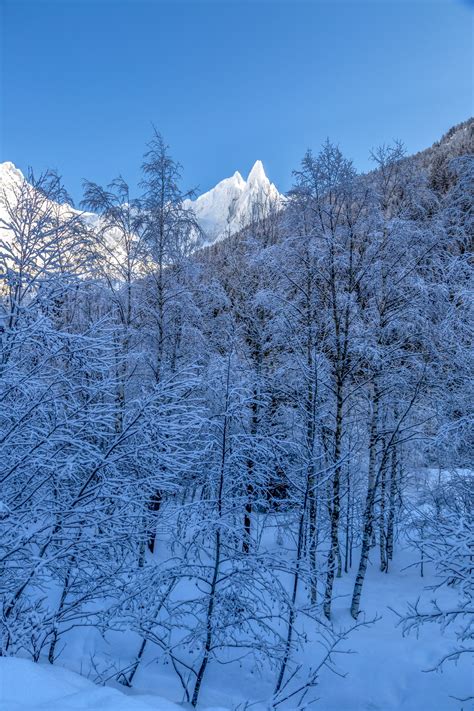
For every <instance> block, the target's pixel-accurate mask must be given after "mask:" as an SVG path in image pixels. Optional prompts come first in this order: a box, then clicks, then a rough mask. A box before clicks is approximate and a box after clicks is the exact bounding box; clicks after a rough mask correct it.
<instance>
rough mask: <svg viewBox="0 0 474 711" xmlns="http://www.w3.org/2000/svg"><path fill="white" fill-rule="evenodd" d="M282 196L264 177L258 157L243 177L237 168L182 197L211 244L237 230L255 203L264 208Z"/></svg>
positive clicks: (248, 220) (249, 215) (242, 224)
mask: <svg viewBox="0 0 474 711" xmlns="http://www.w3.org/2000/svg"><path fill="white" fill-rule="evenodd" d="M281 199H282V196H281V195H280V193H279V192H278V190H277V188H276V187H275V185H273V183H271V182H270V180H269V179H268V178H267V175H266V173H265V169H264V167H263V163H262V161H261V160H257V161H255V163H254V165H253V167H252V169H251V170H250V172H249V174H248V176H247V180H244V178H243V177H242V175H241V174H240V173H239V171H238V170H236V171H235V173H234V174H233V175H232V177H230V178H224V180H221V181H220V182H219V183H217V185H216V186H215V187H214V188H212V189H211V190H209V191H208V192H206V193H204V194H203V195H200V196H199V197H198V198H197V199H196V200H186V203H185V205H186V207H188V208H192V209H193V210H194V213H195V215H196V218H197V220H198V222H199V224H200V226H201V229H202V230H203V232H204V235H205V243H206V244H212V243H214V242H217V241H218V240H220V239H223V238H224V237H227V236H228V235H231V234H234V233H235V232H238V231H239V230H241V229H242V228H243V227H245V226H246V225H248V224H249V223H250V222H251V221H252V215H253V214H254V213H253V211H254V207H255V204H256V203H260V204H264V205H265V207H264V208H263V209H264V210H265V209H266V210H268V209H269V207H270V205H271V204H272V203H278V202H280V201H281Z"/></svg>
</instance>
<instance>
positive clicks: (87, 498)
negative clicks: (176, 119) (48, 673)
mask: <svg viewBox="0 0 474 711" xmlns="http://www.w3.org/2000/svg"><path fill="white" fill-rule="evenodd" d="M473 148H474V121H473V120H469V121H466V122H465V123H463V124H461V125H459V126H457V127H455V128H453V129H451V131H449V132H448V133H447V134H446V135H445V136H444V137H443V138H442V139H441V140H440V141H439V142H438V143H436V144H435V145H434V146H432V147H431V148H430V149H428V150H426V151H424V152H422V153H419V154H417V155H415V156H406V155H405V152H404V149H403V146H402V145H401V144H399V143H394V144H388V145H385V146H382V147H379V148H377V149H375V150H374V152H373V156H372V158H373V168H374V169H373V171H372V172H370V173H369V174H365V175H360V174H357V172H356V170H355V168H354V166H353V164H352V163H351V161H350V160H348V159H347V158H346V157H345V156H344V155H342V153H341V152H340V150H339V148H338V147H337V145H335V144H333V143H330V142H329V141H328V142H326V143H324V145H323V146H322V147H321V149H320V150H318V151H316V152H315V153H313V152H311V151H308V152H307V153H306V155H305V156H304V157H303V159H302V161H301V164H300V165H299V166H297V167H296V169H295V171H294V182H293V188H292V189H291V191H290V192H289V193H288V195H287V196H286V199H285V200H284V201H283V202H282V201H278V202H276V201H275V202H272V201H271V200H265V199H264V198H263V197H262V199H261V202H260V203H259V204H255V205H254V206H253V209H252V213H251V214H252V216H253V217H252V221H251V223H250V224H249V225H247V226H245V227H243V228H242V230H240V231H239V232H238V233H237V234H234V235H231V236H230V237H228V238H226V239H223V240H222V241H220V242H218V243H217V244H215V245H213V246H211V247H207V248H204V249H197V248H196V245H198V244H200V241H202V240H201V237H202V235H201V227H200V225H199V223H198V221H197V219H196V216H195V215H194V213H193V211H192V208H191V207H190V203H189V201H188V197H189V194H188V193H187V192H186V191H185V190H184V189H183V188H182V177H181V174H182V169H181V166H180V165H179V164H178V163H176V162H175V161H174V159H173V158H172V156H171V154H170V150H169V148H168V147H167V145H166V143H165V142H164V140H163V139H162V137H161V136H160V134H158V133H155V134H154V135H153V137H152V140H151V142H150V143H149V145H148V146H147V147H146V149H145V155H144V158H143V166H142V176H143V180H142V185H141V194H140V195H137V196H135V195H131V194H130V192H131V191H130V188H129V186H128V185H127V183H126V182H125V181H124V180H123V178H121V177H118V178H116V179H115V180H113V182H111V184H110V185H108V186H106V187H101V186H99V185H96V184H94V183H91V182H86V183H85V184H84V199H83V203H82V204H81V205H80V206H77V207H76V208H75V209H72V208H71V207H68V206H69V205H71V203H72V201H71V199H70V197H69V196H68V195H67V193H66V191H65V189H64V188H63V186H62V184H61V180H60V179H59V177H58V176H57V175H56V174H55V173H53V172H48V173H46V174H43V175H41V176H36V177H35V176H34V175H33V174H30V175H29V176H28V179H27V180H23V179H20V178H18V179H17V180H15V181H13V182H11V183H9V185H8V187H5V184H4V185H3V188H2V187H1V186H0V275H1V282H0V336H1V342H0V399H1V407H0V481H1V487H0V586H1V608H0V624H1V631H2V636H1V643H0V649H1V654H2V655H3V656H23V657H25V656H26V657H27V658H29V659H32V660H34V661H49V662H50V663H51V664H53V665H56V664H59V665H64V666H67V667H70V668H72V669H75V670H76V671H81V672H82V673H83V674H85V675H87V676H90V677H91V678H92V679H94V680H95V681H99V682H100V683H106V684H116V685H122V686H124V687H126V688H134V689H135V688H138V689H140V688H149V685H150V683H151V682H150V681H148V680H149V679H151V678H156V679H157V680H158V681H157V682H156V684H157V687H156V688H158V689H159V690H160V689H161V688H163V689H165V691H166V693H164V692H163V695H165V696H169V698H171V699H172V700H173V701H176V702H181V701H184V702H187V703H189V704H190V705H192V706H193V707H194V706H197V705H201V702H202V701H203V698H204V701H205V703H206V704H207V703H211V702H212V703H215V701H213V700H214V699H215V698H218V699H219V703H220V704H221V705H222V706H226V707H227V708H229V709H230V708H237V705H238V704H241V705H240V706H239V708H240V709H244V708H245V709H246V708H251V707H252V704H254V705H255V708H260V709H268V708H272V709H276V708H278V709H296V708H301V709H303V708H319V707H320V708H321V709H326V708H332V707H331V693H332V692H331V684H333V685H334V687H340V688H343V687H341V685H342V684H343V683H344V682H343V681H342V680H341V679H340V678H339V677H338V676H336V675H334V676H333V677H331V678H332V682H331V681H330V682H329V683H328V684H326V685H325V686H324V687H323V692H321V690H320V689H319V688H316V687H317V685H318V683H319V681H320V678H321V675H322V674H326V673H327V671H328V669H334V668H335V670H336V671H337V672H338V673H340V674H343V673H344V672H345V671H346V670H347V668H348V666H347V665H348V664H349V659H348V656H347V655H345V654H340V652H344V651H347V650H349V649H350V648H353V647H354V646H356V645H357V639H358V638H360V639H364V637H363V635H364V634H365V633H366V632H367V634H369V631H370V630H373V631H374V632H373V634H374V637H373V639H375V640H377V641H376V642H374V644H376V645H379V646H378V647H376V649H377V650H378V651H379V653H380V655H382V656H383V655H386V656H387V667H388V666H391V667H392V669H391V670H388V671H387V674H392V675H393V677H395V676H396V675H397V664H398V663H400V664H402V663H403V660H401V659H398V660H397V659H396V658H395V659H391V658H390V652H389V649H390V640H398V639H401V636H402V633H405V634H407V635H415V634H416V632H417V631H418V632H419V633H420V634H421V635H423V634H424V629H425V628H426V627H427V626H428V627H429V628H430V630H431V632H430V635H431V636H429V637H428V638H427V639H428V642H427V643H426V644H427V645H428V646H427V648H428V653H427V659H428V660H429V663H428V667H429V668H431V669H436V668H440V667H443V668H445V669H448V672H447V673H451V672H449V670H454V671H453V672H452V675H451V676H448V678H449V682H450V683H449V685H448V684H446V688H444V689H443V690H442V693H443V694H444V695H443V704H445V705H440V706H439V709H448V708H462V704H463V703H465V702H459V701H453V698H455V697H458V699H459V698H464V699H465V698H467V696H469V695H470V689H469V687H470V680H469V662H466V661H463V660H465V659H467V657H468V656H469V654H472V648H473V644H474V642H473V632H474V630H473V619H474V617H473V595H474V571H473V565H472V555H473V548H472V546H473V543H474V539H473V536H474V533H473V513H472V503H473V479H472V469H470V467H472V455H473V449H472V409H471V406H472V397H473V393H472V330H471V325H472V321H471V317H472V314H471V311H472V300H471V292H470V288H471V280H472V262H471V261H470V260H471V251H470V250H471V246H472V238H473V232H474V214H473V205H474V201H473V197H474V156H473V153H474V151H473ZM401 570H404V571H408V572H407V573H406V575H407V576H408V578H403V579H404V580H405V583H404V584H403V585H401V586H400V587H397V586H398V585H399V580H400V579H401V578H400V571H401ZM426 578H427V579H426ZM406 580H408V583H407V582H406ZM390 581H392V582H390ZM427 582H428V584H429V585H431V587H432V589H431V590H430V591H429V593H428V594H425V593H424V592H423V589H424V587H425V585H426V584H427ZM375 586H376V587H375ZM384 586H385V587H384ZM373 590H377V596H380V595H382V596H384V595H385V592H384V590H387V593H386V594H387V603H386V604H389V603H390V606H391V607H392V606H395V607H394V609H393V612H391V613H388V612H387V611H385V613H384V616H383V617H384V621H383V625H384V626H383V634H381V635H379V637H377V636H376V635H377V632H376V630H378V629H382V627H381V626H380V625H381V623H380V619H379V618H380V615H379V614H378V613H379V612H380V611H381V608H382V604H383V601H382V600H379V606H378V607H377V608H374V607H373V605H371V604H369V601H370V600H372V599H373V598H372V597H371V595H372V591H373ZM418 598H420V600H418ZM417 600H418V602H417ZM387 614H389V617H387ZM387 619H389V623H387ZM431 628H432V629H431ZM370 634H372V633H371V632H370ZM360 635H361V637H359V636H360ZM443 635H448V642H449V643H448V644H447V646H446V647H445V646H443V643H442V641H441V640H442V639H443ZM414 638H415V637H414ZM367 639H368V638H367ZM394 644H395V642H394ZM358 651H359V653H360V654H361V655H363V654H364V649H363V648H362V649H361V650H358ZM390 659H391V661H389V660H390ZM456 661H458V662H459V664H458V666H457V667H456V666H455V662H456ZM417 663H418V662H417V661H416V660H414V661H413V664H415V665H416V664H417ZM422 667H423V663H422V662H421V661H420V663H419V665H418V667H417V670H418V668H419V670H420V671H421V668H422ZM423 669H426V666H425V667H423ZM433 673H434V672H433ZM365 674H366V677H364V678H366V679H368V680H369V681H370V675H371V671H370V668H369V666H368V665H367V669H366V671H365ZM436 676H437V677H438V675H436ZM141 679H142V680H144V681H142V682H141V681H140V680H141ZM369 681H368V682H367V683H369ZM429 683H430V682H429V679H428V680H427V681H426V684H427V685H429ZM140 684H142V686H140ZM448 686H449V688H448ZM213 690H214V691H213ZM216 690H217V691H216ZM160 693H161V691H160ZM213 693H215V694H217V696H212V694H213ZM347 693H348V694H350V692H349V691H348V692H347ZM437 693H438V694H439V693H440V692H439V691H438V692H437ZM472 693H474V692H472ZM226 694H227V696H226ZM318 697H321V700H320V701H319V702H318V701H316V699H317V698H318ZM257 702H258V704H260V706H258V705H256V704H257ZM403 703H404V702H403ZM403 703H402V700H400V698H398V697H397V698H396V699H395V700H394V702H393V705H391V706H389V705H387V704H388V701H387V702H384V703H382V705H381V706H380V707H376V706H373V707H372V706H371V707H369V706H358V705H357V706H356V705H354V707H353V708H354V709H355V710H357V709H359V708H361V709H362V708H374V709H375V708H380V709H384V710H386V709H388V708H390V709H392V708H393V709H396V708H400V709H405V708H406V709H408V708H410V709H414V708H416V706H410V705H406V706H404V705H403ZM466 703H468V702H466ZM397 704H398V705H397ZM449 704H454V705H453V706H451V705H449ZM456 704H457V705H456ZM460 704H461V705H460ZM158 708H159V707H158ZM347 708H352V707H351V706H350V705H348V706H347ZM426 708H427V709H428V708H432V709H435V708H438V707H436V706H434V705H431V706H429V705H428V706H426ZM465 708H467V706H465Z"/></svg>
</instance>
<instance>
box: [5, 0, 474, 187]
mask: <svg viewBox="0 0 474 711" xmlns="http://www.w3.org/2000/svg"><path fill="white" fill-rule="evenodd" d="M0 6H1V9H2V14H1V16H0V21H1V32H0V41H1V46H2V65H1V74H2V84H1V94H0V98H1V112H0V114H1V119H2V123H1V146H0V160H11V161H13V162H14V163H16V164H17V165H18V167H20V168H21V169H22V170H25V169H26V168H27V166H28V165H31V166H32V167H33V168H34V169H35V171H40V170H43V169H44V168H46V167H47V166H51V167H55V168H57V169H58V170H59V171H60V172H61V174H62V175H63V177H64V179H65V183H66V187H68V189H69V190H70V192H71V193H72V195H73V196H74V198H75V199H76V200H78V199H80V197H81V182H82V178H85V177H86V178H89V179H91V180H95V181H98V182H100V183H106V182H109V181H110V180H111V179H112V178H113V177H114V176H115V175H116V174H118V173H119V172H121V173H122V174H123V176H124V177H125V178H126V179H128V180H129V181H130V182H131V184H132V185H134V184H136V182H137V179H138V169H139V165H140V162H141V155H142V153H143V148H144V144H145V142H146V141H147V139H148V138H149V137H150V134H151V124H152V123H154V124H155V125H156V126H157V127H158V128H159V130H161V132H162V133H163V134H164V136H165V139H166V141H167V142H168V143H169V144H170V146H171V150H172V154H173V156H174V157H175V158H177V159H178V160H179V161H180V162H181V163H182V164H183V166H184V183H183V185H184V187H191V186H199V188H200V190H201V191H204V190H206V189H208V188H209V187H212V185H214V184H215V183H216V182H217V181H218V180H220V179H221V178H223V177H226V176H228V175H231V174H232V173H233V172H234V171H235V170H240V171H241V172H242V173H243V174H244V175H246V173H247V171H248V170H249V168H250V167H251V165H252V164H253V162H254V161H255V160H256V159H257V158H260V159H261V160H263V162H264V165H265V168H266V170H267V173H268V175H269V177H270V178H271V179H272V180H273V181H274V182H276V183H277V185H278V186H279V187H280V189H282V190H286V189H288V188H289V186H290V183H291V171H292V169H293V168H295V167H297V165H298V162H299V160H300V159H301V156H302V154H303V153H304V151H305V149H306V148H307V147H312V148H314V149H317V148H318V146H319V145H320V144H321V142H322V141H324V140H325V138H326V137H327V136H329V137H330V138H331V139H332V140H334V141H335V142H337V143H339V145H340V147H341V148H342V150H343V151H344V152H345V153H346V154H347V155H348V156H349V157H350V158H352V159H353V160H354V162H355V165H356V167H357V168H358V169H360V170H364V169H366V168H367V167H368V165H369V161H368V154H369V151H370V149H371V148H372V147H374V146H376V145H377V144H379V143H382V142H387V141H390V140H391V139H393V138H399V139H401V140H402V141H403V142H404V143H405V145H406V147H407V149H408V151H409V152H414V151H417V150H419V149H421V148H424V147H426V146H428V145H430V144H431V143H432V142H433V141H434V140H436V139H437V138H439V137H440V135H441V134H442V133H443V132H445V131H446V130H447V129H448V128H449V127H450V126H451V125H453V124H455V123H458V122H459V121H462V120H464V119H466V118H468V116H469V115H471V114H472V113H473V96H472V81H473V78H472V72H473V47H472V42H473V39H472V31H473V27H472V21H473V14H474V6H473V3H472V2H468V0H371V1H370V0H347V1H346V2H345V1H344V0H332V1H331V0H326V1H325V0H307V1H305V0H291V1H290V0H288V1H284V0H241V1H240V2H238V1H233V0H207V1H206V0H193V1H188V2H186V1H185V0H174V2H171V1H169V2H168V1H166V0H128V1H127V0H121V1H119V0H82V1H80V0H56V1H54V0H49V1H47V0H30V1H28V0H0Z"/></svg>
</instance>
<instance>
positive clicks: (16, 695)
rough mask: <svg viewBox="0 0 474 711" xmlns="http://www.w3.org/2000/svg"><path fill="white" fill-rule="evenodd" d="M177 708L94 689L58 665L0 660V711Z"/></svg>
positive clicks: (169, 710) (159, 710) (160, 700)
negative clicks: (0, 710)
mask: <svg viewBox="0 0 474 711" xmlns="http://www.w3.org/2000/svg"><path fill="white" fill-rule="evenodd" d="M179 708H180V707H179V706H177V705H176V704H173V703H172V702H171V701H167V700H166V699H163V698H160V697H159V696H147V695H140V696H129V695H126V694H124V693H122V692H121V691H119V690H118V689H112V688H110V687H107V686H97V685H96V684H94V683H92V682H91V681H89V679H86V678H85V677H83V676H81V675H80V674H76V673H75V672H72V671H69V670H67V669H64V668H62V667H61V666H58V665H55V666H51V665H50V664H35V663H34V662H32V661H30V660H28V659H19V658H14V657H2V658H0V709H2V711H40V710H41V711H72V710H73V709H74V710H75V711H77V710H78V709H87V711H149V709H155V711H178V709H179Z"/></svg>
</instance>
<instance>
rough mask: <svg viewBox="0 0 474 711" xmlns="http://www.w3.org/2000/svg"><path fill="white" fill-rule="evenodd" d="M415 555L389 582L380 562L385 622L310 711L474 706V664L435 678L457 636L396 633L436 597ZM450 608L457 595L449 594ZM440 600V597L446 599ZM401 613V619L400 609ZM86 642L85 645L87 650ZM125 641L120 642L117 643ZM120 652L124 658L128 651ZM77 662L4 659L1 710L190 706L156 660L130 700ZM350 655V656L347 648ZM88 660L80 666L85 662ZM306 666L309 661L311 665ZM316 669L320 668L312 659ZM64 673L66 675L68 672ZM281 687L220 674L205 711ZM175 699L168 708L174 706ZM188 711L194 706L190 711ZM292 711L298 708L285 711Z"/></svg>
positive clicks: (348, 580) (143, 670)
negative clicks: (408, 614)
mask: <svg viewBox="0 0 474 711" xmlns="http://www.w3.org/2000/svg"><path fill="white" fill-rule="evenodd" d="M415 561H416V558H415V554H414V553H413V551H411V550H409V549H408V548H406V549H402V550H401V551H399V553H398V555H397V556H396V558H395V560H394V564H393V566H392V569H391V571H390V572H389V573H388V574H384V573H381V572H379V570H378V566H377V561H375V560H374V562H373V564H372V566H371V568H370V570H369V572H368V578H367V581H366V585H365V588H364V593H363V603H362V608H363V611H364V614H365V615H366V617H367V619H369V618H373V617H375V616H377V617H378V618H379V619H378V620H377V621H376V622H375V623H374V624H371V625H369V626H367V627H362V628H359V629H358V630H356V631H355V632H354V633H353V634H352V635H351V636H350V637H349V638H348V640H347V642H346V643H345V649H346V650H351V652H352V653H348V654H345V653H344V654H340V655H338V658H337V665H338V670H339V672H340V673H341V674H344V676H343V677H339V676H336V675H335V674H334V673H333V672H331V671H330V670H329V669H324V670H323V671H322V672H321V676H320V682H319V685H318V687H317V689H315V691H314V693H313V696H312V697H311V700H309V699H308V700H309V704H308V706H307V708H308V709H313V708H314V709H321V711H455V710H457V711H461V710H462V711H469V710H470V709H472V708H474V705H472V701H467V702H466V701H464V702H463V701H459V699H463V698H464V699H465V698H466V697H469V696H472V695H474V680H473V679H474V677H473V674H472V671H473V670H472V666H471V662H470V660H468V659H467V658H464V659H463V658H461V660H460V661H459V662H458V663H457V664H454V663H448V664H446V665H445V666H444V667H443V670H442V671H434V672H433V671H428V670H429V669H432V668H433V667H434V666H436V664H437V662H438V660H439V659H440V658H441V657H442V656H444V655H445V654H446V653H448V652H449V651H450V650H451V649H452V647H453V645H454V641H455V640H454V635H453V632H452V631H451V630H450V629H449V628H448V629H447V630H446V631H445V632H444V633H442V632H441V630H440V628H439V626H438V625H432V626H428V627H426V628H425V629H423V632H422V634H421V635H420V636H419V638H417V637H416V636H412V635H410V636H406V637H404V636H403V635H402V633H401V630H400V629H399V628H398V627H396V622H397V617H396V615H395V614H394V612H393V611H392V609H395V610H398V611H400V612H402V611H403V610H404V609H405V607H406V602H407V601H409V600H411V601H413V600H414V599H416V598H417V597H418V596H421V599H422V600H423V599H424V600H426V601H429V600H430V598H431V597H432V592H431V591H429V590H424V588H425V587H426V586H430V585H432V584H433V583H434V582H435V578H434V577H433V576H432V571H430V569H429V566H428V567H427V569H425V576H424V577H423V578H421V577H420V572H419V568H418V567H417V566H416V565H415V566H412V565H411V564H412V563H414V562H415ZM352 581H353V574H349V575H348V576H344V577H343V578H342V579H340V580H338V581H337V587H336V595H337V599H336V601H335V604H334V624H335V625H336V626H340V627H348V626H349V625H350V623H351V618H350V616H349V613H348V595H349V594H350V592H351V585H352ZM443 594H444V598H442V599H443V601H445V602H447V601H449V598H450V596H455V595H456V593H455V592H453V591H451V590H448V591H447V592H445V593H443ZM437 596H438V598H439V599H441V598H440V596H439V594H438V593H437ZM391 608H392V609H391ZM84 641H85V640H84ZM117 641H118V640H117ZM127 642H128V643H127V644H126V645H124V646H123V647H122V645H121V644H120V642H118V645H117V648H115V645H114V648H113V649H112V648H111V647H110V645H109V648H108V649H105V648H103V649H102V650H100V649H99V648H97V649H96V651H95V653H96V654H97V655H98V657H100V656H101V655H104V657H105V656H106V655H110V654H112V653H116V652H117V651H119V653H120V654H125V652H126V648H127V647H128V648H129V649H130V648H132V649H134V650H135V647H136V646H137V641H136V640H130V639H129V640H127ZM118 647H120V649H118ZM71 649H74V656H72V653H71V652H69V653H68V651H67V650H66V651H65V653H64V655H63V656H61V658H60V660H59V661H58V663H57V664H56V665H55V666H54V667H52V666H50V665H48V664H44V663H40V664H34V663H33V662H31V661H28V660H25V659H12V658H3V659H0V689H1V691H0V709H1V711H39V710H40V709H41V710H42V711H70V710H71V711H72V709H87V711H99V710H100V711H103V710H106V709H107V710H110V711H122V710H123V711H145V709H155V710H156V711H174V710H175V709H177V708H178V706H177V704H180V706H179V707H180V708H183V706H182V705H181V703H182V697H181V695H180V692H179V689H178V687H177V686H176V685H175V683H174V679H173V677H172V675H171V674H167V673H166V670H165V669H164V668H163V667H162V666H157V664H156V663H155V662H154V661H153V654H152V653H151V654H150V656H149V657H148V658H145V659H144V661H143V663H142V665H141V666H140V668H139V671H138V673H137V675H136V678H135V682H136V683H135V684H134V687H135V688H134V689H133V690H132V691H131V692H130V691H129V692H127V693H124V691H123V687H118V688H111V687H108V686H107V687H104V686H97V685H95V684H93V683H92V682H91V681H89V680H88V679H86V678H85V677H84V676H80V675H79V674H77V673H75V672H72V671H69V670H67V669H65V668H64V667H66V666H67V667H69V668H75V669H76V670H77V671H81V670H82V671H83V673H86V672H90V671H91V668H90V665H88V664H87V659H86V658H82V659H81V658H80V654H81V650H80V649H79V646H78V645H77V644H75V645H74V646H71ZM341 649H342V648H341ZM312 654H314V657H315V659H317V658H318V656H319V655H320V654H321V650H320V647H319V645H318V644H317V643H315V644H314V646H313V647H312V646H311V645H308V650H307V652H306V655H307V656H310V655H312ZM76 655H79V656H76ZM302 661H303V660H302ZM305 661H306V663H308V664H311V663H312V660H311V659H308V658H307V659H306V660H305ZM63 665H64V666H63ZM273 684H274V679H273V678H271V679H270V678H268V674H267V675H264V674H263V675H261V674H260V673H259V672H258V671H257V670H255V669H252V668H251V667H249V666H245V665H243V666H242V667H237V666H235V667H231V666H224V667H223V666H219V665H216V664H215V665H213V666H211V669H210V670H209V676H208V677H207V679H206V684H205V685H204V688H203V691H202V698H201V704H200V708H202V709H211V708H212V709H214V710H216V709H217V708H219V709H226V710H232V709H240V710H241V711H242V710H243V709H244V708H245V702H246V701H250V704H251V708H252V709H254V711H266V710H267V709H268V705H267V701H266V699H268V698H269V695H270V693H271V689H272V685H273ZM164 697H167V698H164ZM184 707H185V708H186V707H189V705H186V704H184ZM285 709H291V705H287V706H285Z"/></svg>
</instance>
